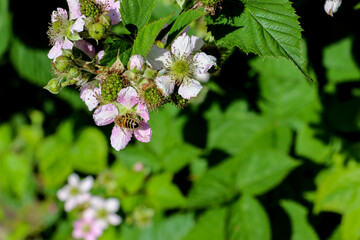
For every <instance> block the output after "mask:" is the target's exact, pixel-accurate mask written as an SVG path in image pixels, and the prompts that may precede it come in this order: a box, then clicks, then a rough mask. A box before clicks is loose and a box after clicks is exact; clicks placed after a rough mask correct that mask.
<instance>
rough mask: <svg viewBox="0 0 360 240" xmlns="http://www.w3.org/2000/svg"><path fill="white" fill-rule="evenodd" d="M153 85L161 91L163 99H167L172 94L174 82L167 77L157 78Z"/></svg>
mask: <svg viewBox="0 0 360 240" xmlns="http://www.w3.org/2000/svg"><path fill="white" fill-rule="evenodd" d="M155 84H156V86H157V87H158V88H159V89H160V90H161V91H162V93H163V94H164V97H167V96H169V95H170V94H172V93H173V92H174V87H175V81H174V80H172V79H171V77H169V76H167V75H165V76H161V77H157V78H156V79H155Z"/></svg>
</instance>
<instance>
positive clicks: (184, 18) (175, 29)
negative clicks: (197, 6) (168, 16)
mask: <svg viewBox="0 0 360 240" xmlns="http://www.w3.org/2000/svg"><path fill="white" fill-rule="evenodd" d="M204 14H205V12H203V11H196V10H188V11H186V12H183V13H182V14H180V16H178V17H177V18H176V20H175V22H174V24H173V25H172V27H171V28H170V31H169V35H168V38H167V44H171V42H172V41H173V40H174V39H175V38H176V37H177V36H178V35H179V34H180V33H181V32H182V31H183V30H184V29H185V28H186V27H187V26H188V25H189V24H190V23H191V22H193V21H194V20H196V19H198V18H200V17H201V16H203V15H204Z"/></svg>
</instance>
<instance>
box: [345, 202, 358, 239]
mask: <svg viewBox="0 0 360 240" xmlns="http://www.w3.org/2000/svg"><path fill="white" fill-rule="evenodd" d="M359 216H360V207H358V208H355V209H350V210H349V211H347V212H346V213H345V214H344V215H343V217H342V219H341V224H340V230H341V240H354V239H360V231H359V229H360V218H359Z"/></svg>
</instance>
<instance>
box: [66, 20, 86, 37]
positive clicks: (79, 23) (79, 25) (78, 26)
mask: <svg viewBox="0 0 360 240" xmlns="http://www.w3.org/2000/svg"><path fill="white" fill-rule="evenodd" d="M85 18H86V17H85V15H82V16H80V17H79V18H78V19H76V21H75V22H74V24H73V25H72V26H71V29H70V30H71V33H72V34H74V32H82V31H83V30H84V26H85Z"/></svg>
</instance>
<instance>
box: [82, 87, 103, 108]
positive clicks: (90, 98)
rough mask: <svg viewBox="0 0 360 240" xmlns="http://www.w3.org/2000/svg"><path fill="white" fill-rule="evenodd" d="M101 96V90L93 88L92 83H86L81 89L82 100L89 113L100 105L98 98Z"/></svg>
mask: <svg viewBox="0 0 360 240" xmlns="http://www.w3.org/2000/svg"><path fill="white" fill-rule="evenodd" d="M100 95H101V89H100V88H98V87H93V86H92V85H91V84H90V83H86V84H84V85H83V86H82V87H81V91H80V98H81V99H82V100H83V101H84V102H85V104H86V106H87V107H88V109H89V111H92V110H94V109H95V108H96V107H97V105H98V104H99V101H98V96H100Z"/></svg>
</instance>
